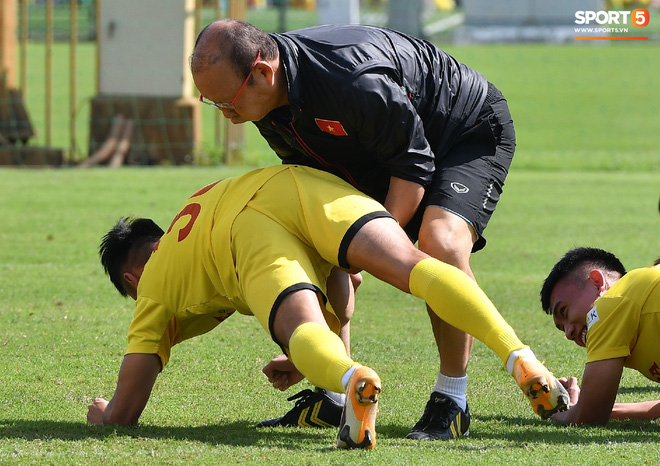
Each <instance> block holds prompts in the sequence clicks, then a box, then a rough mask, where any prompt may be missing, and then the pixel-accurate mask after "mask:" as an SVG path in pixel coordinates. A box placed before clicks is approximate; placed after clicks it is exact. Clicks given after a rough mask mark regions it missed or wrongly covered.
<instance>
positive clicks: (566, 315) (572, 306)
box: [550, 278, 601, 347]
mask: <svg viewBox="0 0 660 466" xmlns="http://www.w3.org/2000/svg"><path fill="white" fill-rule="evenodd" d="M600 294H601V293H600V287H599V286H598V285H597V284H596V283H594V282H593V281H592V280H589V279H587V280H584V281H576V280H575V279H570V278H564V279H563V280H561V281H559V283H557V285H556V286H555V288H554V290H553V291H552V294H551V295H550V310H551V312H552V319H553V320H554V322H555V326H556V327H557V328H558V329H559V330H561V331H562V332H564V334H565V335H566V338H568V339H569V340H572V341H574V342H575V344H576V345H578V346H582V347H585V346H586V344H587V313H588V312H589V311H590V310H591V309H592V308H593V306H594V302H595V301H596V299H598V298H599V296H600Z"/></svg>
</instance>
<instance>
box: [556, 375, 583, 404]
mask: <svg viewBox="0 0 660 466" xmlns="http://www.w3.org/2000/svg"><path fill="white" fill-rule="evenodd" d="M557 380H559V383H561V384H562V385H563V386H564V388H565V389H566V391H567V392H568V397H569V402H568V406H569V407H571V406H573V405H575V404H577V402H578V400H579V399H580V386H579V385H578V381H577V378H576V377H569V378H568V379H567V378H566V377H560V378H559V379H557Z"/></svg>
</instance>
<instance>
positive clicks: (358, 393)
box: [337, 366, 381, 450]
mask: <svg viewBox="0 0 660 466" xmlns="http://www.w3.org/2000/svg"><path fill="white" fill-rule="evenodd" d="M380 392H381V384H380V378H379V377H378V374H376V373H375V372H374V371H373V370H371V369H369V368H368V367H364V366H363V367H359V368H357V369H356V370H355V373H354V374H353V377H351V381H350V382H349V388H348V390H347V391H346V404H345V405H344V412H343V413H342V420H341V424H340V425H341V427H340V430H339V435H338V437H337V448H366V449H367V450H371V449H373V448H374V447H375V446H376V415H377V414H378V398H379V396H380Z"/></svg>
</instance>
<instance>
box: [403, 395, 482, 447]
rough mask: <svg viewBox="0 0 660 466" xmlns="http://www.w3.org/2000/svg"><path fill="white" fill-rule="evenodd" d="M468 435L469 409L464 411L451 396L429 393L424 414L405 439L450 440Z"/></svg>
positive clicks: (466, 408)
mask: <svg viewBox="0 0 660 466" xmlns="http://www.w3.org/2000/svg"><path fill="white" fill-rule="evenodd" d="M468 435H470V409H469V407H467V406H466V407H465V411H463V410H462V409H461V408H459V407H458V405H457V404H456V403H455V402H454V400H452V399H451V398H449V397H447V396H445V395H443V394H441V393H438V392H433V393H431V399H429V401H428V402H427V403H426V407H425V408H424V414H422V417H421V419H420V420H419V421H417V424H415V425H414V427H413V428H412V430H411V431H410V433H409V434H408V435H406V438H407V439H413V440H450V439H455V438H460V437H467V436H468Z"/></svg>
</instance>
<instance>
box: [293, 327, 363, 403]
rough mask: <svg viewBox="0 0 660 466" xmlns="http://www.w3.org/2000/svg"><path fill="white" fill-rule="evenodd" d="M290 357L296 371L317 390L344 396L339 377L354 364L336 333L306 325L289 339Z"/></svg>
mask: <svg viewBox="0 0 660 466" xmlns="http://www.w3.org/2000/svg"><path fill="white" fill-rule="evenodd" d="M289 357H290V358H291V362H293V364H295V366H296V368H297V369H298V370H299V371H300V372H302V373H303V375H304V376H305V377H306V378H307V380H309V381H310V383H312V384H314V385H316V386H317V387H321V388H324V389H326V390H331V391H333V392H337V393H343V391H344V388H343V387H342V384H341V378H342V376H343V375H344V374H345V373H346V371H347V370H348V369H350V368H351V367H352V366H354V365H355V364H356V363H355V362H354V361H353V360H352V359H351V358H349V357H348V355H347V354H346V347H345V346H344V343H343V342H342V341H341V338H339V337H338V336H337V335H336V334H334V333H332V331H331V330H330V329H328V328H327V327H324V326H323V325H320V324H317V323H314V322H307V323H304V324H302V325H301V326H299V327H298V328H297V329H296V330H294V332H293V334H292V335H291V338H290V339H289Z"/></svg>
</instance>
